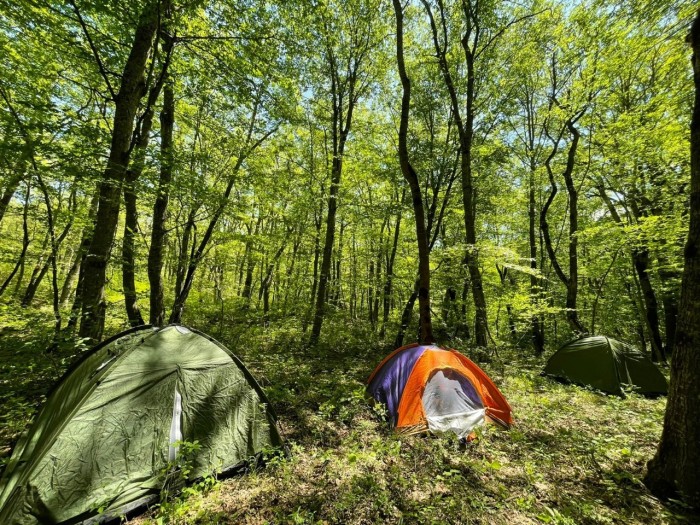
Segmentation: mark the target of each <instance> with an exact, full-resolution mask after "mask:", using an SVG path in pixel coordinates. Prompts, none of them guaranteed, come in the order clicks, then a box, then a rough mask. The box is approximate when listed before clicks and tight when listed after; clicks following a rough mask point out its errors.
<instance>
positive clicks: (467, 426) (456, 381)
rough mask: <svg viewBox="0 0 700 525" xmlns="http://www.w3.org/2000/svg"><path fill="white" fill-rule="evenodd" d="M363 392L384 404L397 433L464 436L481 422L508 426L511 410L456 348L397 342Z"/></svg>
mask: <svg viewBox="0 0 700 525" xmlns="http://www.w3.org/2000/svg"><path fill="white" fill-rule="evenodd" d="M367 392H368V394H370V395H371V396H372V397H373V398H374V399H375V400H377V401H379V402H380V403H384V404H385V405H386V406H387V409H388V412H389V417H390V422H391V424H392V426H394V427H396V428H397V429H399V430H401V431H402V432H409V433H413V432H422V431H426V430H429V431H432V432H454V433H455V434H457V435H458V436H460V437H462V438H466V437H467V436H469V434H470V433H471V432H472V430H473V429H474V427H476V426H477V425H480V424H482V423H483V422H484V421H485V420H489V421H492V422H494V423H498V424H499V425H501V426H503V427H505V428H509V427H510V425H511V424H512V423H513V417H512V415H511V409H510V406H509V405H508V402H507V401H506V399H505V398H504V397H503V394H501V392H500V391H499V390H498V388H496V385H494V384H493V382H492V381H491V379H489V377H488V376H487V375H486V374H485V373H484V371H483V370H481V368H479V367H478V366H477V365H476V364H474V363H473V362H472V361H470V360H469V359H467V358H466V357H465V356H463V355H462V354H460V353H459V352H457V351H456V350H444V349H442V348H439V347H437V346H432V345H418V344H412V345H407V346H402V347H401V348H399V349H398V350H395V351H394V352H393V353H391V354H389V356H387V357H386V358H385V359H384V360H383V361H382V362H381V363H380V364H379V366H377V368H376V369H375V370H374V372H373V373H372V375H371V376H370V377H369V379H368V381H367Z"/></svg>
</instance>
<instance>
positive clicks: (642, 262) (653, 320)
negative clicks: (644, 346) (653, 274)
mask: <svg viewBox="0 0 700 525" xmlns="http://www.w3.org/2000/svg"><path fill="white" fill-rule="evenodd" d="M632 262H633V263H634V270H635V272H636V273H637V278H638V279H639V286H640V288H641V291H642V298H643V299H644V312H645V314H646V315H645V317H646V325H647V328H648V329H649V335H650V342H651V358H652V360H653V361H655V362H658V361H663V362H665V361H666V355H665V353H664V349H663V343H662V341H661V330H660V328H659V304H658V301H657V300H656V294H655V293H654V288H653V287H652V284H651V279H650V278H649V251H648V250H647V249H646V248H641V249H634V250H633V251H632Z"/></svg>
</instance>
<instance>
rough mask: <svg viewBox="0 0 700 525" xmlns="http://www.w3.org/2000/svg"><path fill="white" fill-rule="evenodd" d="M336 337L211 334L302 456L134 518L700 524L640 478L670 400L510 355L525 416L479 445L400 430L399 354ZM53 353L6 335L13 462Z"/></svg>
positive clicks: (63, 360) (0, 426) (517, 405)
mask: <svg viewBox="0 0 700 525" xmlns="http://www.w3.org/2000/svg"><path fill="white" fill-rule="evenodd" d="M197 328H200V329H205V330H206V326H203V324H200V325H198V326H197ZM324 329H326V330H328V331H327V332H326V333H328V334H332V335H331V336H330V337H329V338H328V339H327V340H326V341H325V343H324V346H323V347H321V348H319V349H318V350H317V351H315V352H313V353H310V352H309V351H307V350H305V349H304V345H303V338H302V337H303V336H302V334H301V333H300V332H298V331H294V330H291V331H289V330H287V331H285V330H282V329H279V328H278V329H275V330H271V329H263V328H259V327H256V328H248V329H246V330H245V331H238V332H235V333H234V332H228V331H223V333H217V332H216V330H214V331H213V332H210V333H211V335H213V336H214V337H217V338H219V340H221V341H222V342H223V343H224V344H226V345H227V346H228V347H229V348H230V349H231V350H232V351H234V352H235V353H236V354H238V355H239V356H240V357H241V358H242V359H243V361H244V362H245V363H246V364H247V365H248V367H249V368H250V369H251V371H252V372H253V373H254V375H255V376H256V377H257V378H258V380H259V381H260V383H261V384H262V386H263V388H264V389H265V390H266V392H267V395H268V397H269V398H270V400H271V402H272V403H273V405H274V408H275V410H276V412H277V414H278V417H279V426H280V429H281V431H282V433H283V435H284V437H285V439H286V440H287V442H288V444H289V448H290V452H291V454H290V455H289V456H288V457H283V458H273V459H272V460H270V461H269V462H268V464H267V466H266V467H265V468H262V469H259V470H256V471H253V472H249V473H247V474H245V475H241V476H238V477H233V478H230V479H224V480H218V481H214V482H212V480H208V482H207V483H200V484H198V485H196V486H195V487H194V488H192V489H190V490H188V495H187V496H186V497H185V496H182V497H176V498H175V499H173V500H171V501H169V502H168V503H167V504H165V505H163V506H162V507H160V508H157V509H155V510H153V511H152V512H151V513H150V514H146V515H145V516H142V517H140V518H135V519H132V520H130V521H129V523H130V524H132V525H145V524H154V523H182V524H190V523H192V524H195V523H196V524H264V523H270V524H277V523H280V524H283V523H289V524H297V525H298V524H307V523H308V524H316V523H320V524H336V523H337V524H370V523H395V524H413V523H421V524H423V523H424V524H429V523H430V524H433V523H435V524H442V523H455V524H462V523H463V524H468V523H484V524H508V525H519V524H528V523H550V524H589V523H590V524H593V523H595V524H645V525H651V524H662V523H698V522H700V516H698V515H691V514H689V513H688V512H687V511H686V510H685V509H684V508H683V507H682V506H681V505H680V504H678V503H674V502H671V503H667V504H662V503H661V502H659V501H658V500H657V499H656V498H654V497H652V496H651V495H650V494H649V493H648V491H647V490H646V489H645V487H644V485H643V484H642V483H641V481H640V480H641V478H642V477H643V475H644V471H645V464H646V462H647V461H648V460H649V459H650V458H651V457H652V455H653V453H654V451H655V447H656V444H657V442H658V440H659V437H660V434H661V425H662V420H663V411H664V406H665V399H664V398H661V399H645V398H642V397H639V396H637V395H634V394H632V395H630V396H628V397H627V398H626V399H620V398H617V397H612V396H605V395H602V394H600V393H596V392H591V391H587V390H585V389H582V388H579V387H576V386H570V385H562V384H559V383H556V382H553V381H550V380H548V379H546V378H543V377H541V376H540V370H541V368H542V366H543V361H540V360H536V359H534V358H530V357H526V356H524V355H523V354H524V352H525V351H523V350H516V349H514V348H500V349H499V350H498V353H497V354H496V353H492V354H490V355H489V356H481V357H482V359H481V360H480V362H479V364H480V366H482V368H483V369H484V370H485V371H486V372H487V373H488V374H489V375H490V376H491V378H492V379H493V380H494V382H495V383H496V385H498V386H499V388H500V389H501V391H502V392H503V394H504V395H505V397H506V398H507V399H508V401H509V403H510V405H511V407H512V408H513V414H514V418H515V421H516V423H515V426H514V427H513V428H512V429H511V430H510V431H503V430H499V429H497V428H495V427H494V426H485V427H483V428H482V429H481V430H480V431H479V435H478V439H477V440H476V441H474V442H472V443H469V444H468V445H467V446H466V447H460V445H459V443H458V442H457V440H456V439H454V438H450V437H448V436H432V435H425V436H405V435H398V434H395V433H394V432H392V431H391V430H390V429H389V428H388V427H387V425H386V424H385V423H384V422H383V418H382V416H383V414H382V409H381V407H378V406H372V405H371V404H369V403H368V402H367V400H366V398H365V396H364V386H365V384H364V382H365V380H366V378H367V376H368V375H369V374H370V372H371V371H372V369H373V368H374V366H375V365H376V364H377V363H378V362H379V361H380V360H381V359H382V358H383V357H384V355H385V354H386V353H387V352H388V350H389V349H388V348H382V347H381V346H380V345H379V343H378V342H377V341H376V338H375V337H373V336H371V335H368V334H365V333H362V330H360V329H358V328H356V329H353V328H348V327H347V326H346V327H341V325H340V324H338V325H337V326H333V325H331V324H327V325H326V326H325V327H324ZM348 332H350V333H348ZM363 341H373V343H372V344H369V345H368V344H367V343H366V342H364V343H363ZM42 344H43V343H42V341H41V340H40V339H37V338H31V337H27V335H26V333H25V334H23V332H22V331H16V332H12V333H10V334H9V335H8V334H3V336H2V337H0V406H3V407H5V408H3V409H2V410H1V411H0V465H1V464H2V463H3V462H4V461H6V460H7V457H8V454H9V451H10V443H11V442H13V441H14V440H16V438H17V437H18V435H19V432H21V430H22V429H23V428H24V427H25V426H26V424H27V423H28V422H29V421H30V420H31V417H32V416H33V414H34V413H35V410H36V407H37V405H38V404H39V403H40V402H41V401H42V400H43V399H44V396H45V393H46V391H47V390H48V388H49V387H50V385H51V384H52V383H53V382H54V381H55V379H56V378H57V377H59V376H60V375H61V373H62V372H63V371H64V370H65V368H66V367H67V366H68V364H69V362H70V361H71V360H72V359H73V358H74V357H72V356H71V355H70V353H71V352H68V351H65V350H63V351H59V352H56V353H54V354H49V355H47V354H45V353H43V352H39V351H38V348H40V347H41V345H42ZM458 349H459V350H461V351H463V352H464V353H465V354H467V355H470V352H469V350H468V349H467V348H466V346H458ZM73 353H75V352H74V351H73ZM525 353H526V352H525ZM472 357H473V356H472ZM484 358H486V359H484Z"/></svg>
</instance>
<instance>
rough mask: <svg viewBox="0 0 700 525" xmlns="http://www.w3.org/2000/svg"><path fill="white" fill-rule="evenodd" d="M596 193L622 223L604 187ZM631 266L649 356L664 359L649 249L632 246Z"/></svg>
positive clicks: (659, 359) (618, 222) (616, 220)
mask: <svg viewBox="0 0 700 525" xmlns="http://www.w3.org/2000/svg"><path fill="white" fill-rule="evenodd" d="M598 194H599V195H600V197H601V198H602V199H603V202H605V205H606V206H607V208H608V211H609V212H610V216H611V217H612V218H613V220H614V221H615V222H616V223H617V224H619V225H622V218H621V217H620V214H619V213H618V212H617V209H616V208H615V205H614V204H613V202H612V201H611V200H610V197H609V196H608V194H607V192H606V191H605V188H604V187H603V186H598ZM631 256H632V266H633V267H634V271H635V274H636V275H637V282H638V283H639V288H640V291H641V295H642V300H643V311H644V320H645V325H646V327H647V330H648V331H649V335H650V342H651V356H652V360H653V361H666V356H665V352H664V348H663V344H662V341H661V331H660V328H659V306H658V301H657V299H656V293H655V292H654V287H653V286H652V283H651V279H650V278H649V262H650V261H649V250H648V249H647V248H646V247H644V246H641V247H637V248H633V249H632V252H631Z"/></svg>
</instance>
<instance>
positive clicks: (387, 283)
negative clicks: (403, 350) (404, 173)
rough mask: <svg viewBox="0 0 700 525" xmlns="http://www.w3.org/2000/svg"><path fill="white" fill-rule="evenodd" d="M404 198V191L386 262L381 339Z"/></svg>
mask: <svg viewBox="0 0 700 525" xmlns="http://www.w3.org/2000/svg"><path fill="white" fill-rule="evenodd" d="M405 197H406V189H405V188H404V189H403V190H402V192H401V200H400V201H399V210H398V213H397V214H396V225H395V226H394V241H393V243H392V245H391V253H390V254H389V258H388V259H387V262H386V281H385V282H384V297H383V299H384V303H383V307H384V311H383V315H382V329H381V331H380V334H379V335H380V336H381V337H382V338H383V337H384V336H385V334H386V323H387V322H388V321H389V311H390V309H391V294H392V292H393V287H394V262H395V260H396V250H397V248H398V245H399V234H400V233H401V215H402V211H403V203H404V199H405Z"/></svg>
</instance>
